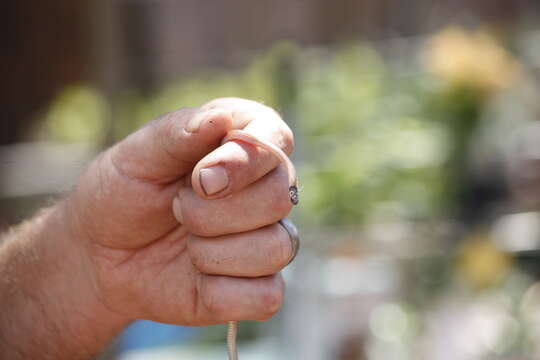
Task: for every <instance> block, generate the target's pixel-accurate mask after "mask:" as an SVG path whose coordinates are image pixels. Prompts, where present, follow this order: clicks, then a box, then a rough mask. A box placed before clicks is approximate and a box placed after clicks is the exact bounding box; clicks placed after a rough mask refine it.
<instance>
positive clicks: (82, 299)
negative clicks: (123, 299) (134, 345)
mask: <svg viewBox="0 0 540 360" xmlns="http://www.w3.org/2000/svg"><path fill="white" fill-rule="evenodd" d="M64 206H65V205H64V203H60V204H58V205H56V206H55V207H53V208H50V209H47V210H45V211H42V213H41V214H40V215H39V216H37V217H36V218H34V219H33V220H31V221H28V222H26V223H24V224H22V225H20V226H19V227H18V228H16V229H14V230H12V231H11V232H10V233H9V234H6V235H5V239H3V241H2V243H1V244H0V359H13V360H16V359H55V360H62V359H70V360H72V359H73V360H78V359H81V360H82V359H91V358H93V357H94V356H95V355H96V354H98V353H99V352H100V351H101V350H102V349H103V347H105V346H106V344H107V343H108V342H109V341H110V340H111V339H112V338H113V337H114V336H115V334H116V333H117V332H118V331H120V329H122V327H123V326H125V325H126V324H127V321H125V320H124V319H121V318H119V317H118V315H116V314H114V313H112V312H110V311H109V310H108V309H107V308H106V307H105V306H104V305H103V304H102V302H101V301H100V300H99V298H98V296H97V293H96V291H95V290H94V288H93V284H92V276H91V271H90V268H91V264H90V263H89V260H88V259H87V258H86V257H85V256H84V251H82V248H81V247H80V246H79V245H78V244H77V241H76V239H73V238H72V237H73V236H72V233H71V232H70V231H69V226H67V225H66V220H65V212H64Z"/></svg>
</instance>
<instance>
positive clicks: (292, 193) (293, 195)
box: [289, 185, 300, 205]
mask: <svg viewBox="0 0 540 360" xmlns="http://www.w3.org/2000/svg"><path fill="white" fill-rule="evenodd" d="M289 199H291V202H292V204H293V205H296V204H298V202H299V201H300V199H299V197H298V188H297V187H296V186H295V185H291V186H290V187H289Z"/></svg>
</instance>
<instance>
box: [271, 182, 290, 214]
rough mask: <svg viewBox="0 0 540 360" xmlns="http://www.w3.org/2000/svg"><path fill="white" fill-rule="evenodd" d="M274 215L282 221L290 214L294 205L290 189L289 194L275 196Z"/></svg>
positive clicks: (273, 203) (273, 202)
mask: <svg viewBox="0 0 540 360" xmlns="http://www.w3.org/2000/svg"><path fill="white" fill-rule="evenodd" d="M271 206H272V209H271V210H272V213H273V214H275V215H276V216H277V217H278V219H282V218H284V217H285V216H287V215H288V214H289V212H290V211H291V209H292V203H291V200H290V199H289V194H288V188H287V194H283V195H280V196H275V197H274V198H273V201H272V205H271Z"/></svg>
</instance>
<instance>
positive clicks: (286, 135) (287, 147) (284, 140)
mask: <svg viewBox="0 0 540 360" xmlns="http://www.w3.org/2000/svg"><path fill="white" fill-rule="evenodd" d="M278 141H279V146H280V147H281V149H282V150H283V151H284V152H285V153H286V154H291V153H292V152H293V151H294V135H293V132H292V130H291V129H290V128H289V127H288V126H285V128H284V129H283V130H282V131H281V136H280V138H279V140H278Z"/></svg>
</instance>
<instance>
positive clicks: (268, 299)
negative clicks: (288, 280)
mask: <svg viewBox="0 0 540 360" xmlns="http://www.w3.org/2000/svg"><path fill="white" fill-rule="evenodd" d="M283 297H284V288H283V286H282V285H281V284H279V283H275V284H274V285H272V286H271V287H270V288H269V289H268V290H267V291H266V292H265V293H264V294H263V295H262V296H261V299H260V301H261V302H260V303H261V305H262V310H261V318H262V319H263V320H267V319H269V318H271V317H272V316H274V315H275V314H276V313H277V312H278V311H279V309H281V306H282V305H283Z"/></svg>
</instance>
